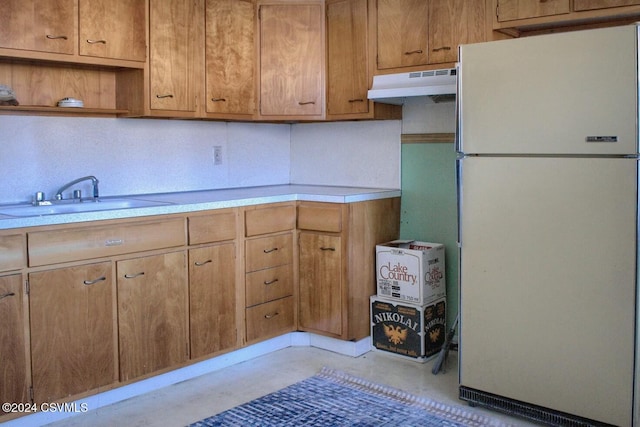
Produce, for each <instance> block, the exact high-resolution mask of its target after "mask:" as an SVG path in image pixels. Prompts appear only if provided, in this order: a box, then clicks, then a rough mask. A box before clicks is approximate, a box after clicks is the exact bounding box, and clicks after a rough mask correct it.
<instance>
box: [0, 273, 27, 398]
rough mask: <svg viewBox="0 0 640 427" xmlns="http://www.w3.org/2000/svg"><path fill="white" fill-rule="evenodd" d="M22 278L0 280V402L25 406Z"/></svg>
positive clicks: (19, 276)
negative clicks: (0, 326) (23, 404)
mask: <svg viewBox="0 0 640 427" xmlns="http://www.w3.org/2000/svg"><path fill="white" fill-rule="evenodd" d="M23 295H24V292H23V291H22V276H21V275H19V274H15V275H12V276H4V277H0V325H2V328H0V360H1V361H2V363H1V364H0V401H2V402H10V403H26V402H28V401H29V399H28V394H27V388H28V382H27V359H26V355H25V339H26V337H25V320H26V319H25V317H24V306H23Z"/></svg>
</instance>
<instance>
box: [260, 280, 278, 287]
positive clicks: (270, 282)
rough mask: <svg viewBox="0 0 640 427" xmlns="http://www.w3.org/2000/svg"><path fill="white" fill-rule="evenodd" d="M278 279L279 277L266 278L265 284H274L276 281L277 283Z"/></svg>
mask: <svg viewBox="0 0 640 427" xmlns="http://www.w3.org/2000/svg"><path fill="white" fill-rule="evenodd" d="M277 281H278V279H273V280H265V281H264V282H262V283H264V284H265V285H267V286H269V285H273V284H274V283H276V282H277Z"/></svg>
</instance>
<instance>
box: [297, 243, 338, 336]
mask: <svg viewBox="0 0 640 427" xmlns="http://www.w3.org/2000/svg"><path fill="white" fill-rule="evenodd" d="M299 239H300V241H299V244H300V265H299V269H300V279H299V287H300V290H299V292H300V308H299V323H300V327H302V328H303V329H311V330H319V331H323V332H327V333H330V334H335V335H341V334H342V321H343V315H342V314H343V313H342V309H343V295H342V292H343V288H342V247H341V245H342V243H341V238H340V237H339V236H328V235H323V234H315V233H305V232H302V233H300V235H299Z"/></svg>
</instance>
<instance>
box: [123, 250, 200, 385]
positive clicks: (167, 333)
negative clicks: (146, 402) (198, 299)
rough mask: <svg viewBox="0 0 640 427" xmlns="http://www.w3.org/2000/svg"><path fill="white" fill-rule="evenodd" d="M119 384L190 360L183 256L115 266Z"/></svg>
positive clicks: (139, 260) (174, 255)
mask: <svg viewBox="0 0 640 427" xmlns="http://www.w3.org/2000/svg"><path fill="white" fill-rule="evenodd" d="M117 274H118V277H117V284H118V333H119V343H120V380H121V381H128V380H131V379H134V378H138V377H142V376H144V375H147V374H150V373H152V372H156V371H159V370H161V369H165V368H170V367H172V366H177V365H179V364H181V363H183V362H185V361H186V360H187V359H188V358H189V332H188V321H187V319H188V295H187V292H188V286H187V270H186V254H185V252H171V253H166V254H162V255H152V256H147V257H142V258H135V259H127V260H123V261H118V262H117Z"/></svg>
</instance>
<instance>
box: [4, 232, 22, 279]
mask: <svg viewBox="0 0 640 427" xmlns="http://www.w3.org/2000/svg"><path fill="white" fill-rule="evenodd" d="M0 253H1V254H2V256H0V271H6V270H17V269H19V268H22V267H26V265H27V261H26V257H25V250H24V238H23V237H22V235H20V234H13V235H10V236H0Z"/></svg>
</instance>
